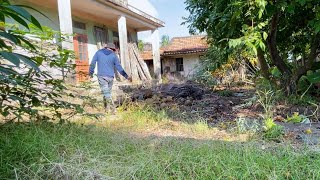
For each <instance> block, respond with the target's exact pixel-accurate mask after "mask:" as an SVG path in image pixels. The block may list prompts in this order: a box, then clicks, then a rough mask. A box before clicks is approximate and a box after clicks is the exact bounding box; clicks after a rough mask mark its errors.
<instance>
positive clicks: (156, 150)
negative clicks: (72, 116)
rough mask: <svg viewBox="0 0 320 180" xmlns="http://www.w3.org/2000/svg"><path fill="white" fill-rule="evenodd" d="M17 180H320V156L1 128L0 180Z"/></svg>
mask: <svg viewBox="0 0 320 180" xmlns="http://www.w3.org/2000/svg"><path fill="white" fill-rule="evenodd" d="M199 126H200V127H201V128H203V125H199ZM14 178H16V179H67V178H69V179H70V178H73V179H319V178H320V156H319V154H317V153H313V152H309V151H307V150H305V151H298V150H293V149H291V148H286V147H277V148H276V147H274V148H266V149H265V148H261V145H259V144H255V143H245V144H243V143H236V142H224V141H209V140H205V141H204V140H194V139H186V138H172V137H167V138H159V137H148V138H141V137H138V136H133V135H131V134H128V133H121V132H118V131H116V130H114V129H112V128H99V127H94V126H80V125H74V124H69V125H57V124H51V123H39V124H34V123H33V124H32V123H25V124H22V123H21V124H6V125H2V126H0V179H14Z"/></svg>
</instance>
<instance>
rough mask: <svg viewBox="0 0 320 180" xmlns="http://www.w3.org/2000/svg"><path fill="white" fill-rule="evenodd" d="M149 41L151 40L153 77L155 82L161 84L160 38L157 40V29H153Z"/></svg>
mask: <svg viewBox="0 0 320 180" xmlns="http://www.w3.org/2000/svg"><path fill="white" fill-rule="evenodd" d="M151 39H152V53H153V67H154V75H155V78H156V80H157V81H158V82H161V62H160V38H159V30H158V29H155V30H153V31H152V34H151Z"/></svg>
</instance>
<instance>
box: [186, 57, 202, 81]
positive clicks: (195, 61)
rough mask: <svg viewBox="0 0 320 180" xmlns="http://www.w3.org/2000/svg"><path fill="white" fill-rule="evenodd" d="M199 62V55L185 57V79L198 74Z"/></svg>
mask: <svg viewBox="0 0 320 180" xmlns="http://www.w3.org/2000/svg"><path fill="white" fill-rule="evenodd" d="M199 61H200V57H199V54H195V55H187V56H184V57H183V69H184V76H185V77H190V76H193V75H194V74H195V73H196V72H197V68H198V66H199Z"/></svg>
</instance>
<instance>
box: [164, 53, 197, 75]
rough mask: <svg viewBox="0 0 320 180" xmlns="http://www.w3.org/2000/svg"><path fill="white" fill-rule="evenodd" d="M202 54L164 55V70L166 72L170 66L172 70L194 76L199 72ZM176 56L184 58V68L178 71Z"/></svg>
mask: <svg viewBox="0 0 320 180" xmlns="http://www.w3.org/2000/svg"><path fill="white" fill-rule="evenodd" d="M200 55H201V54H186V55H176V56H171V57H164V58H163V60H162V72H163V73H166V67H169V68H170V72H171V73H174V74H177V75H180V76H182V77H185V78H188V79H189V78H192V77H193V75H194V74H195V73H196V72H197V68H198V67H199V65H200V64H199V62H200ZM176 58H183V70H184V71H180V72H177V67H176Z"/></svg>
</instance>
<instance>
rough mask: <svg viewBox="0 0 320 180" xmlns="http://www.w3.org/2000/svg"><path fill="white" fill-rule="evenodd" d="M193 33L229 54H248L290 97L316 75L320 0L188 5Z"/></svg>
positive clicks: (191, 0) (219, 0)
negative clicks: (303, 81)
mask: <svg viewBox="0 0 320 180" xmlns="http://www.w3.org/2000/svg"><path fill="white" fill-rule="evenodd" d="M186 4H187V8H186V9H187V10H188V11H189V12H190V15H189V17H187V18H185V23H187V24H188V25H189V29H190V32H191V33H195V32H201V33H202V32H205V33H207V35H208V42H209V43H210V44H211V45H212V46H217V47H219V48H221V50H224V51H225V52H227V53H229V52H233V51H234V49H236V48H238V47H242V48H246V49H247V50H249V51H252V52H254V54H255V55H256V56H257V58H258V61H259V66H260V71H261V74H262V75H263V77H265V78H266V79H268V80H272V81H274V80H275V79H274V78H273V77H272V74H271V73H270V72H271V69H273V68H274V67H276V68H277V69H278V70H279V71H280V73H281V76H280V79H277V81H278V82H279V84H280V87H281V88H282V89H283V90H284V91H285V92H287V93H288V94H291V93H295V92H296V90H297V83H298V81H299V79H300V78H301V77H302V76H303V75H306V73H307V72H308V71H311V70H314V67H315V64H316V58H317V56H318V55H319V51H318V49H319V47H320V1H319V0H249V1H248V0H186Z"/></svg>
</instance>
